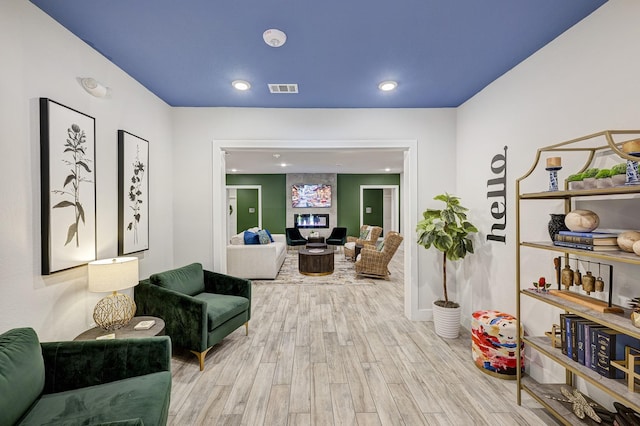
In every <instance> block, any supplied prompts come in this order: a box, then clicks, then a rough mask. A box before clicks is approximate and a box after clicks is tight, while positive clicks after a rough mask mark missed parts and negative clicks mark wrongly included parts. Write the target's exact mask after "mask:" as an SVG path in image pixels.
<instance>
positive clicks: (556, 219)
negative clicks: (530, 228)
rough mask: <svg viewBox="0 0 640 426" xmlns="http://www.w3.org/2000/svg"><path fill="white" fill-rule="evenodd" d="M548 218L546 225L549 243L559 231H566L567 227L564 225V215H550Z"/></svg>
mask: <svg viewBox="0 0 640 426" xmlns="http://www.w3.org/2000/svg"><path fill="white" fill-rule="evenodd" d="M549 216H551V220H549V225H548V229H549V237H550V238H551V241H555V240H556V234H557V233H558V232H559V231H568V230H569V228H567V225H565V224H564V218H565V215H564V214H555V213H550V214H549Z"/></svg>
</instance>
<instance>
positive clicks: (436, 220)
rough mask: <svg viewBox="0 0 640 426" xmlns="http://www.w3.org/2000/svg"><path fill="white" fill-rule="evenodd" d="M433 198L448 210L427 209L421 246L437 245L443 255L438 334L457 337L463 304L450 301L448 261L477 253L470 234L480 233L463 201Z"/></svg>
mask: <svg viewBox="0 0 640 426" xmlns="http://www.w3.org/2000/svg"><path fill="white" fill-rule="evenodd" d="M433 199H434V200H437V201H442V202H444V203H445V207H444V208H443V209H441V210H437V209H427V210H425V211H424V212H423V213H422V216H423V219H422V220H421V221H419V222H418V225H417V227H416V232H417V234H418V244H419V245H421V246H422V247H424V248H425V249H429V248H431V246H433V247H435V248H436V249H437V250H439V251H440V252H442V289H443V291H444V299H442V300H436V301H435V302H433V322H434V325H435V330H436V334H438V335H439V336H441V337H447V338H456V337H458V334H459V331H460V305H459V304H458V303H456V302H453V301H450V300H449V295H448V293H447V259H449V260H454V261H455V260H458V259H463V258H464V257H465V256H466V255H467V253H473V241H472V240H471V238H469V235H470V234H473V233H475V232H478V229H477V228H476V227H475V226H473V225H472V224H471V223H470V222H469V221H467V214H466V212H467V211H468V209H467V208H465V207H463V206H461V205H460V198H458V197H456V196H454V195H449V194H447V193H445V194H440V195H436V196H435V197H433Z"/></svg>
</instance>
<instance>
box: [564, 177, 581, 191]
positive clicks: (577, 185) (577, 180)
mask: <svg viewBox="0 0 640 426" xmlns="http://www.w3.org/2000/svg"><path fill="white" fill-rule="evenodd" d="M583 179H584V176H583V175H582V173H576V174H573V175H569V177H568V178H567V182H569V190H570V191H575V190H577V189H584V182H583V181H582V180H583Z"/></svg>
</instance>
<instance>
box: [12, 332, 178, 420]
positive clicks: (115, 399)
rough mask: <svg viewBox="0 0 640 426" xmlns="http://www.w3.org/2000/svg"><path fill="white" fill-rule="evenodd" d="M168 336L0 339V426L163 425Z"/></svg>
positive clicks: (167, 390) (24, 334)
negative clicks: (62, 339) (56, 339)
mask: <svg viewBox="0 0 640 426" xmlns="http://www.w3.org/2000/svg"><path fill="white" fill-rule="evenodd" d="M170 398H171V342H170V340H169V338H168V337H166V336H160V337H143V338H130V339H115V340H86V341H63V342H40V341H39V339H38V336H37V334H36V332H35V331H34V330H33V329H32V328H28V327H25V328H15V329H13V330H9V331H7V332H5V333H3V334H0V425H45V424H46V425H98V424H100V425H105V424H109V425H122V426H125V425H127V426H131V425H143V424H144V425H158V426H162V425H166V423H167V418H168V415H169V405H170Z"/></svg>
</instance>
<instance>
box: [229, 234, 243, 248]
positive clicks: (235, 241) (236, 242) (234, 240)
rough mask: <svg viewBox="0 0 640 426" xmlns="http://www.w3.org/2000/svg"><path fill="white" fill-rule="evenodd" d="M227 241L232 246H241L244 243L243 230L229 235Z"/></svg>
mask: <svg viewBox="0 0 640 426" xmlns="http://www.w3.org/2000/svg"><path fill="white" fill-rule="evenodd" d="M229 243H230V244H231V245H232V246H241V245H243V244H244V232H241V233H239V234H236V235H234V236H233V237H231V240H230V241H229Z"/></svg>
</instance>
